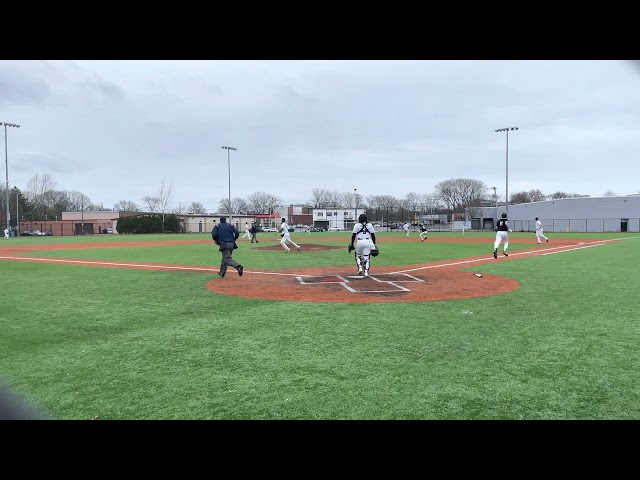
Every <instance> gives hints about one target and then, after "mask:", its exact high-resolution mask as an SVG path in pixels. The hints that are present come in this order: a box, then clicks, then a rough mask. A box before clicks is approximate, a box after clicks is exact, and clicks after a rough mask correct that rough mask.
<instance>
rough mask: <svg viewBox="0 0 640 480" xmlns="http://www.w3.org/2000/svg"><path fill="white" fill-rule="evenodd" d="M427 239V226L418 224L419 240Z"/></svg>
mask: <svg viewBox="0 0 640 480" xmlns="http://www.w3.org/2000/svg"><path fill="white" fill-rule="evenodd" d="M426 239H427V227H425V226H424V225H420V241H421V242H424V241H425V240H426Z"/></svg>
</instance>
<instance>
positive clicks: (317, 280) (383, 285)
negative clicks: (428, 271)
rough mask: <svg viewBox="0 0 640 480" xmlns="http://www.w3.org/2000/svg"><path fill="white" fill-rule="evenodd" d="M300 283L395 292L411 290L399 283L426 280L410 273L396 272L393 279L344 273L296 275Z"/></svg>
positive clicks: (352, 291)
mask: <svg viewBox="0 0 640 480" xmlns="http://www.w3.org/2000/svg"><path fill="white" fill-rule="evenodd" d="M296 279H297V280H298V283H300V285H327V284H329V285H340V286H341V287H342V288H344V289H346V290H348V291H349V292H351V293H390V292H391V293H393V292H410V291H411V290H410V289H409V288H406V287H404V286H402V285H399V283H418V282H420V283H424V280H422V279H420V278H417V277H414V276H413V275H409V274H408V273H400V274H394V275H393V278H392V279H386V278H385V279H382V278H380V277H377V276H375V275H370V276H369V277H362V276H348V277H343V276H342V275H322V276H318V277H305V278H303V277H296ZM373 287H376V288H375V289H374V288H373Z"/></svg>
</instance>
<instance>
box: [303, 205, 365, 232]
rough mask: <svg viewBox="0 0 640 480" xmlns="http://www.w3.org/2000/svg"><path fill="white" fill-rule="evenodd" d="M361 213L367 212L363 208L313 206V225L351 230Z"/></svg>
mask: <svg viewBox="0 0 640 480" xmlns="http://www.w3.org/2000/svg"><path fill="white" fill-rule="evenodd" d="M361 213H367V211H366V210H365V209H363V208H357V209H356V208H345V207H336V208H314V209H313V226H314V227H322V228H324V229H326V230H328V229H329V228H331V229H332V230H333V229H339V230H349V231H350V230H353V226H354V225H355V224H356V223H357V222H358V217H359V216H360V214H361Z"/></svg>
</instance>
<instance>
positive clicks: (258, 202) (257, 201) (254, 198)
mask: <svg viewBox="0 0 640 480" xmlns="http://www.w3.org/2000/svg"><path fill="white" fill-rule="evenodd" d="M280 203H282V200H280V199H279V198H278V197H276V196H275V195H272V194H270V193H265V192H255V193H252V194H250V195H249V197H248V202H247V211H248V212H249V213H268V212H269V210H270V209H271V210H273V208H274V207H275V206H276V205H278V204H280Z"/></svg>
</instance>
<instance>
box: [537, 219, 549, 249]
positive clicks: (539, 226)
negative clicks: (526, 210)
mask: <svg viewBox="0 0 640 480" xmlns="http://www.w3.org/2000/svg"><path fill="white" fill-rule="evenodd" d="M536 238H537V239H538V243H542V240H541V239H542V238H544V239H545V240H546V241H547V242H548V241H549V239H548V238H547V237H545V236H544V229H543V228H542V222H541V221H540V220H538V217H536Z"/></svg>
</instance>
